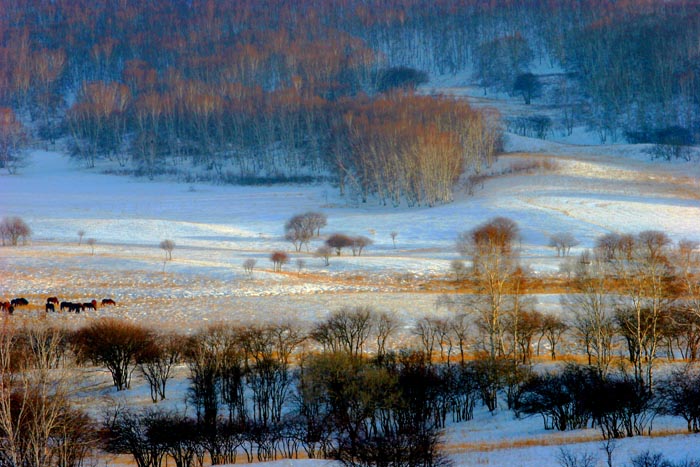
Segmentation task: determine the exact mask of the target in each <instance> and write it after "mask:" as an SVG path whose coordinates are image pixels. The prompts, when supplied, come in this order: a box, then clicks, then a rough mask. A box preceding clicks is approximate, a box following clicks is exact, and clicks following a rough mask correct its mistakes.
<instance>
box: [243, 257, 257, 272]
mask: <svg viewBox="0 0 700 467" xmlns="http://www.w3.org/2000/svg"><path fill="white" fill-rule="evenodd" d="M256 262H257V261H256V260H255V259H253V258H248V259H247V260H245V261H243V269H244V270H245V272H246V274H248V277H253V269H254V268H255V263H256Z"/></svg>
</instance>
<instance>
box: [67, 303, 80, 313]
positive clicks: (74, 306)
mask: <svg viewBox="0 0 700 467" xmlns="http://www.w3.org/2000/svg"><path fill="white" fill-rule="evenodd" d="M68 311H74V312H75V313H80V312H81V311H83V304H82V303H69V304H68Z"/></svg>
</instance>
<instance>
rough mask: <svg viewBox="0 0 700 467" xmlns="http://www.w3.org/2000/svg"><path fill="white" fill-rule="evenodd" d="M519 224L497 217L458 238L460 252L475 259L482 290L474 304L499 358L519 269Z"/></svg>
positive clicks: (490, 347) (490, 346)
mask: <svg viewBox="0 0 700 467" xmlns="http://www.w3.org/2000/svg"><path fill="white" fill-rule="evenodd" d="M518 231H519V228H518V225H517V224H516V223H515V222H514V221H512V220H510V219H507V218H504V217H497V218H494V219H491V220H490V221H488V222H486V223H484V224H481V225H480V226H477V227H475V228H474V229H472V230H470V231H467V232H463V233H462V234H460V236H459V238H458V240H457V249H458V251H459V252H460V253H461V254H462V255H464V256H466V257H467V258H469V259H471V261H472V269H473V273H474V277H475V280H476V282H477V287H478V288H479V291H480V293H479V294H478V295H476V296H475V302H474V303H472V304H471V306H473V307H474V308H475V309H476V310H478V311H477V313H478V315H479V320H480V324H479V326H480V328H482V329H483V330H484V331H485V332H486V334H487V336H488V341H487V342H488V353H489V357H490V359H491V360H495V359H496V358H497V357H498V356H499V355H500V354H501V353H502V349H503V317H504V314H505V313H506V311H507V309H506V305H507V304H506V298H507V296H508V294H510V293H511V292H512V291H513V285H514V280H515V279H516V278H517V277H518V274H517V272H518V271H519V265H518V255H517V252H516V250H515V245H514V243H515V241H516V240H517V239H518Z"/></svg>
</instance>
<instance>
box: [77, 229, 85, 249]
mask: <svg viewBox="0 0 700 467" xmlns="http://www.w3.org/2000/svg"><path fill="white" fill-rule="evenodd" d="M84 236H85V231H84V230H78V246H80V245H81V244H82V243H83V237H84Z"/></svg>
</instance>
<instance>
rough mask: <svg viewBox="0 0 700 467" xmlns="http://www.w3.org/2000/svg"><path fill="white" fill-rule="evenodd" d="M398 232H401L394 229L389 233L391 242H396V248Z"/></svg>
mask: <svg viewBox="0 0 700 467" xmlns="http://www.w3.org/2000/svg"><path fill="white" fill-rule="evenodd" d="M398 234H399V233H398V232H396V231H392V232H391V233H389V235H390V236H391V243H393V244H394V248H396V236H397V235H398Z"/></svg>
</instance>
